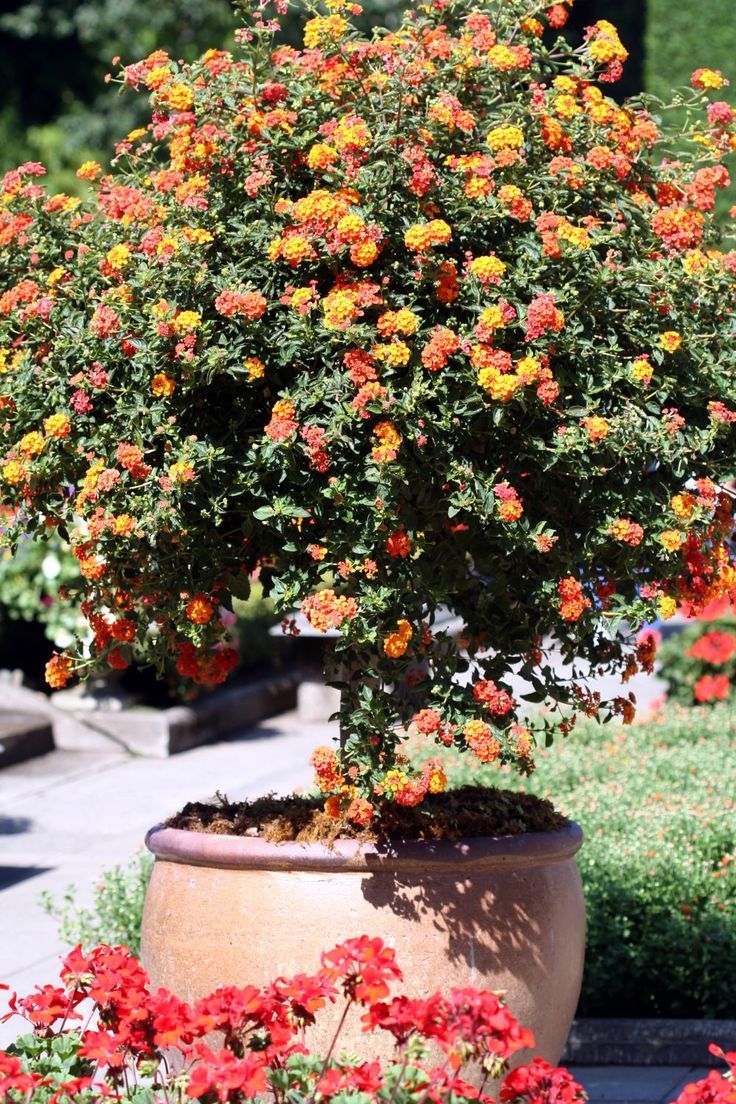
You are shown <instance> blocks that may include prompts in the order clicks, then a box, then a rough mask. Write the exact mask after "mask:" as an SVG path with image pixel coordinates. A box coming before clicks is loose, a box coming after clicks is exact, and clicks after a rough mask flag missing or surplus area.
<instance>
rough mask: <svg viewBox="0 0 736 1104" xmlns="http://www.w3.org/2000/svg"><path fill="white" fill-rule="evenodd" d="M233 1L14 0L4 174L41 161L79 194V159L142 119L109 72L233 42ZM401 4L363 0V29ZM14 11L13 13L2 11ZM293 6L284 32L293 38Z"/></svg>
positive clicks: (0, 110)
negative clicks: (156, 56) (152, 57)
mask: <svg viewBox="0 0 736 1104" xmlns="http://www.w3.org/2000/svg"><path fill="white" fill-rule="evenodd" d="M236 7H237V0H232V2H231V0H197V2H196V3H192V2H191V0H162V2H161V3H159V4H144V3H141V0H15V2H14V3H13V2H11V4H10V5H4V14H1V15H0V69H1V70H2V73H3V91H2V92H0V174H2V173H3V172H5V171H7V170H8V169H11V168H14V167H15V166H16V165H18V164H20V163H21V162H22V161H29V160H30V161H34V160H38V161H43V163H44V164H45V165H46V168H47V169H48V171H49V182H50V187H51V188H52V189H55V190H63V191H67V192H76V191H79V182H78V181H77V180H76V177H75V175H74V173H75V171H76V169H77V167H78V165H79V164H80V162H81V161H84V160H86V159H88V158H93V159H96V160H99V161H101V162H103V163H105V162H106V161H107V159H108V156H109V152H110V150H111V149H112V147H113V144H114V143H115V142H116V141H118V140H119V139H120V137H121V135H123V134H125V133H126V132H127V131H130V130H132V129H133V128H134V127H137V126H139V125H140V124H141V120H142V119H143V118H144V112H142V110H141V104H140V102H138V101H135V100H133V99H132V98H131V97H125V98H123V99H120V98H118V97H115V96H111V95H110V94H109V92H107V91H106V87H105V76H106V74H107V72H108V71H109V70H110V69H111V68H114V66H112V65H111V62H112V59H113V57H117V56H119V57H120V58H121V59H122V61H123V62H130V61H134V60H137V59H138V58H141V57H145V55H146V54H150V53H151V52H152V51H154V50H157V49H163V50H166V51H167V52H168V53H169V54H170V55H171V56H172V57H174V58H184V59H185V60H187V61H191V60H193V58H195V57H196V56H197V55H198V54H200V53H202V51H203V50H205V49H206V48H208V47H210V46H229V45H230V44H231V40H232V34H233V30H234V29H235V27H236V25H237V23H236V18H235V13H234V10H233V9H234V8H236ZM402 7H403V5H402V4H401V3H400V2H398V0H367V2H366V3H365V4H364V15H363V19H362V23H363V25H364V26H365V27H370V26H375V25H379V24H380V25H385V26H393V25H395V24H396V22H397V20H398V17H399V13H400V11H401V8H402ZM8 8H10V10H8ZM302 22H303V17H302V16H301V15H300V14H299V12H295V13H294V14H293V15H292V17H291V19H290V26H289V28H288V30H287V36H288V37H289V39H291V40H294V41H295V40H297V38H298V36H299V30H300V24H301V23H302Z"/></svg>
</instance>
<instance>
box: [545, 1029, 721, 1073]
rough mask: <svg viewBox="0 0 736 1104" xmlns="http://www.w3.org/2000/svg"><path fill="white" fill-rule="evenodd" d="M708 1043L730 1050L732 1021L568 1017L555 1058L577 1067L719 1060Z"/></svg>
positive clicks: (700, 1063) (713, 1063) (715, 1065)
mask: <svg viewBox="0 0 736 1104" xmlns="http://www.w3.org/2000/svg"><path fill="white" fill-rule="evenodd" d="M709 1043H717V1044H718V1045H719V1046H721V1047H723V1049H724V1050H734V1049H736V1020H674V1019H653V1018H652V1019H618V1018H611V1019H602V1018H601V1019H598V1018H596V1019H593V1018H590V1019H587V1018H581V1019H577V1020H574V1021H573V1025H572V1028H571V1030H570V1035H569V1036H568V1040H567V1043H566V1044H565V1050H564V1052H563V1055H562V1058H561V1059H560V1061H561V1062H562V1063H563V1064H565V1063H568V1064H574V1065H577V1066H709V1067H713V1068H720V1067H721V1066H722V1065H723V1062H722V1061H721V1059H720V1058H716V1057H715V1056H714V1055H712V1054H710V1053H709V1051H708V1045H709Z"/></svg>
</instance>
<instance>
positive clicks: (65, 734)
mask: <svg viewBox="0 0 736 1104" xmlns="http://www.w3.org/2000/svg"><path fill="white" fill-rule="evenodd" d="M296 690H297V677H296V675H295V674H278V675H270V676H267V677H264V678H260V679H256V680H253V681H252V682H245V683H242V684H241V685H238V686H229V687H225V688H223V689H221V690H216V691H215V692H214V693H212V694H207V695H206V696H204V697H202V698H200V699H199V700H198V701H195V702H192V703H191V704H189V705H172V706H169V707H167V708H163V709H156V708H153V707H147V706H144V705H133V706H131V707H129V708H124V707H123V708H121V707H120V706H118V708H116V709H112V708H110V709H108V708H99V709H90V708H89V707H87V708H79V709H76V708H74V705H73V704H72V702H70V701H69V700H67V701H65V703H64V707H63V708H61V706H60V705H59V704H55V702H54V695H52V696H51V698H50V699H49V698H47V697H46V696H45V695H44V694H39V693H34V692H33V691H31V690H28V689H26V688H23V687H17V686H14V687H8V688H7V692H8V694H9V695H10V697H11V698H12V701H11V700H9V701H8V705H9V707H10V708H13V709H24V710H27V711H29V712H30V711H33V712H35V713H37V714H42V719H44V718H45V719H46V723H48V721H50V722H51V724H52V726H53V736H54V744H55V746H56V747H57V748H63V749H66V750H74V751H88V750H94V749H100V748H108V749H109V748H110V747H111V746H118V747H121V748H123V749H124V750H126V751H129V752H132V753H133V754H136V755H146V756H151V757H153V758H158V759H163V758H166V757H167V756H169V755H175V754H177V752H180V751H187V750H188V749H189V748H193V747H199V746H200V745H201V744H208V743H212V741H213V740H219V739H222V738H223V737H227V736H230V735H232V734H233V733H234V732H237V731H238V730H241V729H243V728H248V727H249V726H251V725H255V724H257V723H258V722H259V721H262V720H265V718H266V717H272V716H274V715H275V714H276V713H283V712H285V711H286V710H289V709H293V708H294V707H295V705H296ZM4 692H5V691H4ZM3 704H5V703H3ZM80 704H81V703H80Z"/></svg>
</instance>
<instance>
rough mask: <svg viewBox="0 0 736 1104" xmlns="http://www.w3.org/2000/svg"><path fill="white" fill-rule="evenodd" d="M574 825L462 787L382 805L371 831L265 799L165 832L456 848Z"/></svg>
mask: <svg viewBox="0 0 736 1104" xmlns="http://www.w3.org/2000/svg"><path fill="white" fill-rule="evenodd" d="M566 824H568V821H567V820H566V818H565V817H563V816H562V815H561V814H560V813H558V812H557V811H556V810H555V809H554V807H553V805H552V804H551V803H550V802H549V801H546V800H544V799H542V798H539V797H535V796H534V795H532V794H525V793H517V792H514V791H513V790H497V789H486V788H484V787H481V786H462V787H459V788H458V789H454V790H448V791H446V792H445V793H441V794H429V795H427V797H426V798H425V799H424V801H423V802H422V804H421V805H419V806H402V805H399V804H397V803H396V802H390V803H386V804H385V805H383V806H382V807H381V809H380V812H379V814H378V815H377V816H376V817H375V818H374V820H373V821H372V822H371V824H370V825H368V826H367V827H360V826H359V825H357V824H355V823H354V822H352V821H349V820H347V819H346V818H344V817H340V818H335V817H332V816H330V815H329V814H328V813H326V812H325V810H324V799H323V798H318V797H299V796H293V797H274V796H269V797H262V798H259V799H257V800H256V801H250V802H242V803H237V804H235V803H232V802H229V801H227V799H225V798H222V799H221V800H220V801H219V802H218V803H217V804H205V803H202V802H196V801H194V802H189V803H188V804H187V805H185V806H184V808H183V809H182V810H181V812H179V813H177V814H176V815H175V816H173V817H171V818H170V819H169V820H168V821H167V822H166V825H167V827H169V828H180V829H184V830H187V831H193V832H207V833H212V834H215V835H228V836H257V837H259V838H261V839H264V840H267V841H269V842H272V843H286V842H290V841H295V842H297V843H318V842H320V843H330V842H331V841H333V840H336V839H359V840H366V841H384V840H399V839H401V840H421V839H423V840H458V839H467V838H468V837H477V836H491V837H499V836H517V835H521V834H524V833H527V832H554V831H557V830H558V829H560V828H563V827H564V826H565V825H566Z"/></svg>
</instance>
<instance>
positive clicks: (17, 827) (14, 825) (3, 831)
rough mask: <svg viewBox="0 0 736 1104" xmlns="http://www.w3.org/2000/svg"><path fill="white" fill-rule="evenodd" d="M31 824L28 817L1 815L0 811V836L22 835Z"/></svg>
mask: <svg viewBox="0 0 736 1104" xmlns="http://www.w3.org/2000/svg"><path fill="white" fill-rule="evenodd" d="M32 824H33V821H32V820H31V818H30V817H23V816H19V817H14V816H3V815H2V814H1V813H0V836H22V835H23V833H24V832H27V831H28V829H29V828H30V827H31V825H32Z"/></svg>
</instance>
